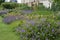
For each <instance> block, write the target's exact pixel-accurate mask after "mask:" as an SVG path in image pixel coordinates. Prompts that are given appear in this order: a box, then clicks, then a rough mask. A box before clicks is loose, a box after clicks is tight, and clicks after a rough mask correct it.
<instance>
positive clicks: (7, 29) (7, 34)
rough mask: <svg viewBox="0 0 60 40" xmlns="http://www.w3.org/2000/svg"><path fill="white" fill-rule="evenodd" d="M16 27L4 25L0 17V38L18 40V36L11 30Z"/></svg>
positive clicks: (2, 39)
mask: <svg viewBox="0 0 60 40" xmlns="http://www.w3.org/2000/svg"><path fill="white" fill-rule="evenodd" d="M14 27H16V25H15V26H13V24H11V25H6V24H4V23H3V22H2V18H1V17H0V40H19V37H18V36H17V35H16V34H15V32H13V28H14Z"/></svg>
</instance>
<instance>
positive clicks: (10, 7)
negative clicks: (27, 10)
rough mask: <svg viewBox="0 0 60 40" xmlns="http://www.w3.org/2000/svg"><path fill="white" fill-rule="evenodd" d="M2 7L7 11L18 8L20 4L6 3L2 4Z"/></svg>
mask: <svg viewBox="0 0 60 40" xmlns="http://www.w3.org/2000/svg"><path fill="white" fill-rule="evenodd" d="M1 5H2V6H3V7H4V8H6V9H14V8H16V7H18V4H17V3H14V2H10V3H8V2H6V3H2V4H1Z"/></svg>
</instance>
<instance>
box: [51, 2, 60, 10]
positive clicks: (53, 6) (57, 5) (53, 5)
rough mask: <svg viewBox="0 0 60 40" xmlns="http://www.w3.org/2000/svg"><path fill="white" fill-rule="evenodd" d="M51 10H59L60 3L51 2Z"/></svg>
mask: <svg viewBox="0 0 60 40" xmlns="http://www.w3.org/2000/svg"><path fill="white" fill-rule="evenodd" d="M51 10H52V11H60V4H59V3H53V4H52V8H51Z"/></svg>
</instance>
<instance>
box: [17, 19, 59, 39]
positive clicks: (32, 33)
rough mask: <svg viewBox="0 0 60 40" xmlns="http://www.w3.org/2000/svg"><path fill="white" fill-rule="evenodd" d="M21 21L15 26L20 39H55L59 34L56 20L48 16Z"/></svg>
mask: <svg viewBox="0 0 60 40" xmlns="http://www.w3.org/2000/svg"><path fill="white" fill-rule="evenodd" d="M37 20H38V21H35V20H30V21H28V20H27V21H21V23H20V25H19V26H18V28H17V32H18V33H19V35H20V38H21V40H55V39H56V38H58V36H59V34H58V32H57V30H58V29H59V28H58V26H57V24H58V23H57V21H55V20H53V19H50V18H40V19H37Z"/></svg>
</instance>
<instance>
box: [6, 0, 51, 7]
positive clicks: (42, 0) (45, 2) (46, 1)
mask: <svg viewBox="0 0 60 40" xmlns="http://www.w3.org/2000/svg"><path fill="white" fill-rule="evenodd" d="M10 1H12V2H13V1H14V2H17V3H28V4H30V5H31V3H32V2H34V1H39V3H43V5H44V6H45V7H46V8H49V7H50V8H51V5H52V2H50V1H49V0H5V2H10Z"/></svg>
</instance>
